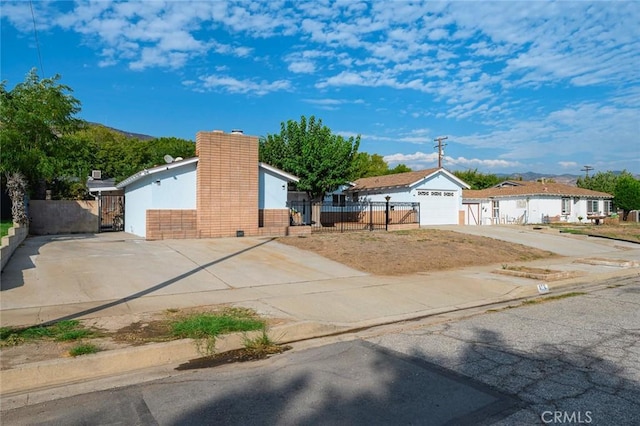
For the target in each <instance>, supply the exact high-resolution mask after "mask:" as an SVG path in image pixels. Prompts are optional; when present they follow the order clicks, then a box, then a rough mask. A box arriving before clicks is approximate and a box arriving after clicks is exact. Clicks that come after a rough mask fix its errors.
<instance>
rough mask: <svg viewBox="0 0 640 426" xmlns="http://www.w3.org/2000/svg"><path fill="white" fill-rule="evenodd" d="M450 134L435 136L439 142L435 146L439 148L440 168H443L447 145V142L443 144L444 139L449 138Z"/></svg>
mask: <svg viewBox="0 0 640 426" xmlns="http://www.w3.org/2000/svg"><path fill="white" fill-rule="evenodd" d="M448 138H449V137H448V136H445V137H442V136H440V137H439V138H435V139H434V141H437V142H438V145H436V146H434V148H438V168H439V169H441V168H442V159H443V158H444V151H443V149H444V147H445V146H447V144H446V143H445V144H443V143H442V141H443V140H446V139H448Z"/></svg>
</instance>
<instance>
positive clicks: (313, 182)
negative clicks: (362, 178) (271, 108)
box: [259, 116, 360, 199]
mask: <svg viewBox="0 0 640 426" xmlns="http://www.w3.org/2000/svg"><path fill="white" fill-rule="evenodd" d="M359 146H360V136H357V137H355V138H354V137H350V138H349V139H345V138H343V137H342V136H338V135H334V134H333V133H332V132H331V129H329V128H328V127H327V126H325V125H323V124H322V120H320V119H319V120H316V118H315V117H314V116H311V117H309V120H307V119H306V118H305V117H304V116H302V117H301V118H300V122H299V123H298V122H296V121H293V120H289V121H287V122H286V123H284V122H282V123H281V124H280V134H274V135H267V136H266V137H265V138H262V139H261V140H260V151H259V152H260V161H263V162H265V163H267V164H270V165H272V166H275V167H278V168H280V169H282V170H284V171H286V172H288V173H292V174H294V175H296V176H298V177H299V178H300V182H298V185H297V186H298V189H299V190H300V191H306V192H307V194H309V197H310V198H311V199H318V198H320V197H322V196H323V195H324V194H325V193H327V192H330V191H333V190H335V189H336V188H337V187H338V186H340V185H342V184H344V183H345V182H347V181H348V180H349V179H350V178H351V177H352V176H353V173H354V158H355V156H356V154H357V152H358V147H359Z"/></svg>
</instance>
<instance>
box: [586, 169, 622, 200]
mask: <svg viewBox="0 0 640 426" xmlns="http://www.w3.org/2000/svg"><path fill="white" fill-rule="evenodd" d="M625 174H628V175H629V176H631V175H630V174H629V173H628V172H626V171H623V172H622V173H621V174H620V175H616V174H615V173H613V172H612V171H608V172H598V173H596V174H594V175H593V176H589V177H587V176H585V177H584V178H582V177H579V178H578V180H577V181H576V185H577V186H578V188H585V189H590V190H592V191H600V192H606V193H607V194H612V195H613V193H614V191H615V189H616V183H617V181H618V178H619V177H620V176H622V175H625Z"/></svg>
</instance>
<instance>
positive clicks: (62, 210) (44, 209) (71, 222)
mask: <svg viewBox="0 0 640 426" xmlns="http://www.w3.org/2000/svg"><path fill="white" fill-rule="evenodd" d="M29 218H30V220H31V223H30V225H29V232H30V233H31V234H34V235H47V234H74V233H94V232H98V231H99V229H98V227H99V218H98V202H97V201H96V200H80V201H75V200H30V201H29Z"/></svg>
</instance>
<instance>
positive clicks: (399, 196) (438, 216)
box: [344, 168, 469, 225]
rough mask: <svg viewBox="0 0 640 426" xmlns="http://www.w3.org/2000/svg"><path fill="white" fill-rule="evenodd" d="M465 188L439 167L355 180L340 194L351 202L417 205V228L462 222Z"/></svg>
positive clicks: (456, 178)
mask: <svg viewBox="0 0 640 426" xmlns="http://www.w3.org/2000/svg"><path fill="white" fill-rule="evenodd" d="M468 188H469V185H467V184H466V183H465V182H463V181H462V180H460V179H459V178H458V177H456V176H455V175H454V174H452V173H451V172H449V171H447V170H445V169H443V168H434V169H427V170H418V171H414V172H407V173H397V174H392V175H384V176H375V177H368V178H362V179H358V180H356V181H355V182H353V184H352V185H351V186H350V187H349V188H348V189H346V190H345V191H344V193H345V195H347V196H348V197H351V199H353V200H360V201H363V200H366V201H385V200H386V198H385V197H387V196H389V197H391V198H390V201H392V202H407V203H420V225H458V224H462V223H464V221H465V219H464V217H463V215H464V212H463V208H462V191H463V189H468Z"/></svg>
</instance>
